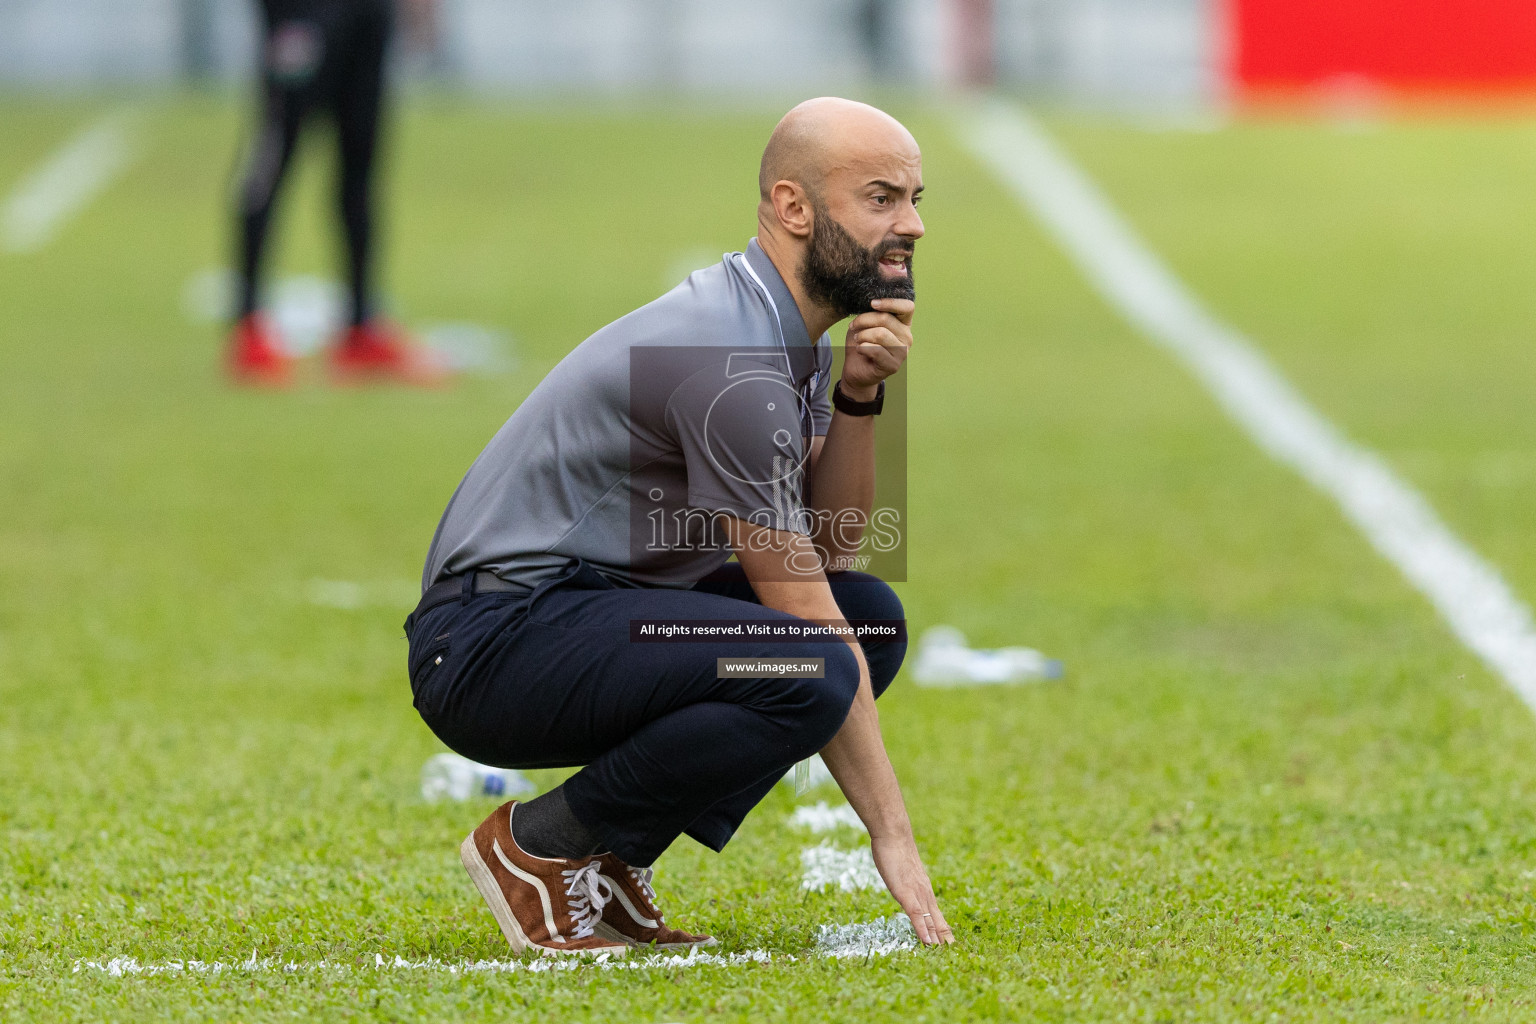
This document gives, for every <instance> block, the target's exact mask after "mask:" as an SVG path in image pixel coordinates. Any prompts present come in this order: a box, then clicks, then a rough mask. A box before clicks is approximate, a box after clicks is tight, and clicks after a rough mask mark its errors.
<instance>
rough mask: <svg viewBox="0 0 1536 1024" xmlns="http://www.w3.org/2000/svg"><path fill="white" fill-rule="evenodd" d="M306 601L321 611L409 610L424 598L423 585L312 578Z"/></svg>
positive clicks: (306, 588) (307, 584) (409, 581)
mask: <svg viewBox="0 0 1536 1024" xmlns="http://www.w3.org/2000/svg"><path fill="white" fill-rule="evenodd" d="M304 598H305V600H307V601H308V602H309V603H310V604H313V605H318V606H319V607H321V608H335V609H337V610H339V611H346V612H355V611H358V610H359V609H363V608H401V609H405V610H407V611H408V610H409V609H410V608H411V607H412V606H413V605H415V603H416V602H417V601H419V600H420V599H421V586H420V585H419V584H417V583H415V582H413V581H411V580H394V581H388V582H383V583H354V582H352V581H351V580H322V579H312V580H310V581H309V582H307V583H305V584H304Z"/></svg>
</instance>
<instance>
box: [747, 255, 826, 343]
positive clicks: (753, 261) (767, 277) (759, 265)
mask: <svg viewBox="0 0 1536 1024" xmlns="http://www.w3.org/2000/svg"><path fill="white" fill-rule="evenodd" d="M746 259H747V263H748V264H749V265H750V266H751V267H752V269H753V270H755V271H757V276H758V277H759V278H761V279H762V282H763V284H764V285H765V286H767V288H768V294H769V295H771V296H773V304H774V306H775V307H777V309H778V311H779V323H780V324H782V325H783V328H784V343H785V344H786V345H788V346H790V347H791V348H798V347H800V346H802V345H803V346H811V345H815V344H816V343H817V342H818V341H819V340H820V339H818V338H812V337H811V336H810V334H808V333H807V332H806V329H805V320H804V318H802V317H801V316H800V307H799V306H798V305H796V304H795V296H794V293H793V292H791V291H790V290H789V285H787V284H785V283H784V278H782V277H780V276H779V270H778V268H777V267H775V266H774V265H773V260H771V259H769V258H768V254H767V253H765V252H763V247H762V246H760V245H758V244H757V239H755V238H754V239H751V240H750V241H748V242H747V253H746Z"/></svg>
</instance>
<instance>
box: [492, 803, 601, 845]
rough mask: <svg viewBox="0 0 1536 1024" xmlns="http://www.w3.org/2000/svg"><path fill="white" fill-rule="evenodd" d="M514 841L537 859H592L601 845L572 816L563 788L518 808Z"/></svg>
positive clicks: (591, 832)
mask: <svg viewBox="0 0 1536 1024" xmlns="http://www.w3.org/2000/svg"><path fill="white" fill-rule="evenodd" d="M512 838H513V839H515V840H517V845H518V846H521V847H522V848H523V850H524V852H526V853H531V854H533V855H534V856H535V857H564V858H576V857H590V856H591V855H592V854H594V853H596V852H597V848H598V847H599V846H600V845H602V844H601V842H600V841H599V840H598V838H597V834H596V833H595V832H593V831H592V830H591V829H589V828H587V826H585V825H583V824H582V823H581V822H580V821H578V820H577V819H576V815H574V814H572V813H571V805H570V804H568V803H566V802H565V792H564V787H563V786H556V787H555V788H554V789H552V790H550V791H549V792H548V793H545V794H544V795H543V796H540V797H535V798H534V799H532V800H529V801H528V802H527V803H525V804H518V805H517V810H516V811H515V812H514V813H513V815H512Z"/></svg>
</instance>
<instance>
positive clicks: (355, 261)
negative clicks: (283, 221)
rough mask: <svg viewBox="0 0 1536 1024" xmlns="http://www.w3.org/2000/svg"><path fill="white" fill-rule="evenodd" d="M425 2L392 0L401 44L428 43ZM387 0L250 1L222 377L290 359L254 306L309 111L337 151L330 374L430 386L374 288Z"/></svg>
mask: <svg viewBox="0 0 1536 1024" xmlns="http://www.w3.org/2000/svg"><path fill="white" fill-rule="evenodd" d="M436 4H437V0H403V8H404V13H405V16H406V20H407V28H408V31H409V34H410V38H411V41H412V42H413V43H414V44H416V45H418V46H422V47H426V46H430V44H431V41H432V37H433V35H434V30H435V15H436ZM395 13H396V12H395V0H261V15H262V27H263V34H262V37H261V39H262V43H261V45H262V51H261V69H262V71H261V74H262V80H261V92H262V100H261V113H260V127H259V128H258V130H257V133H256V137H255V140H254V143H253V144H252V146H251V148H250V154H249V157H248V159H247V163H246V167H245V174H244V180H243V182H242V184H241V187H240V191H239V199H238V218H237V219H238V226H237V235H238V239H239V253H238V266H239V278H238V307H237V309H236V311H235V317H236V321H235V327H234V331H233V336H232V338H231V340H230V346H229V351H228V359H229V369H230V372H231V375H232V376H233V377H234V379H235V380H236V381H238V382H241V383H249V384H277V385H281V384H285V383H287V382H288V380H289V378H290V376H291V369H292V366H291V364H292V361H293V357H292V356H291V355H290V354H289V353H288V351H287V350H286V349H285V348H284V346H283V342H282V338H281V337H279V335H278V333H277V331H276V329H275V327H274V326H273V324H272V322H271V321H270V320H269V319H268V318H267V317H266V316H265V315H264V313H263V312H262V309H261V298H262V276H263V269H264V261H265V256H266V252H267V240H268V231H269V228H270V225H271V220H272V211H273V207H274V206H275V204H276V202H277V198H278V195H279V194H280V192H281V189H282V184H283V180H284V178H285V177H286V175H287V173H288V168H289V165H290V163H291V162H292V158H293V153H294V149H295V147H296V145H297V143H298V140H299V136H300V133H301V131H302V130H303V128H304V126H305V124H306V123H307V122H308V121H309V119H310V115H311V114H312V113H314V112H315V111H317V110H322V111H324V112H326V113H329V114H330V115H331V117H332V119H333V120H334V122H335V131H336V141H337V146H338V150H339V154H338V156H339V159H338V161H337V193H338V194H337V201H338V213H339V215H340V220H341V225H342V228H343V234H344V235H345V238H346V249H347V283H348V288H349V294H350V305H349V311H348V320H347V326H346V327H345V329H344V330H343V331H342V332H341V335H340V336H339V337H338V338H337V339H336V342H335V344H334V345H333V346H332V348H331V351H330V362H331V369H332V372H333V375H334V377H335V379H336V380H338V381H343V382H345V381H356V380H365V379H393V380H399V381H404V382H406V383H412V384H434V383H439V382H441V381H442V380H443V379H444V377H445V371H444V370H443V369H442V368H441V367H440V366H438V365H436V364H435V363H434V362H433V360H432V359H431V358H430V353H428V352H425V351H423V350H420V349H418V348H415V347H413V346H412V345H411V344H410V343H409V342H408V340H407V339H406V338H405V336H404V335H403V333H402V332H401V331H400V329H399V328H398V327H396V326H395V325H393V324H391V323H390V322H389V321H387V320H386V319H384V318H383V317H382V316H380V315H379V312H378V308H377V305H376V301H375V296H374V273H375V272H374V266H375V260H374V254H375V249H376V245H377V242H376V233H375V230H374V211H373V205H374V204H373V184H374V179H375V174H374V164H375V162H376V156H377V152H378V142H379V127H380V122H381V120H382V117H383V114H384V106H385V104H386V103H387V102H388V99H389V91H388V89H387V88H386V83H385V63H386V59H385V58H386V55H387V52H388V49H389V42H390V38H391V36H392V34H393V30H394V23H395Z"/></svg>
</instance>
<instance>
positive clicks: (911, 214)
mask: <svg viewBox="0 0 1536 1024" xmlns="http://www.w3.org/2000/svg"><path fill="white" fill-rule="evenodd" d="M895 231H896V234H898V235H900V236H901V237H902V238H911V239H914V240H915V239H918V238H922V237H923V218H921V217H919V216H918V215H917V207H915V206H912V205H908V206H907V207H906V208H905V209H904V210H903V211H902V214H901V217H900V219H899V220H897V221H896V226H895Z"/></svg>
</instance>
